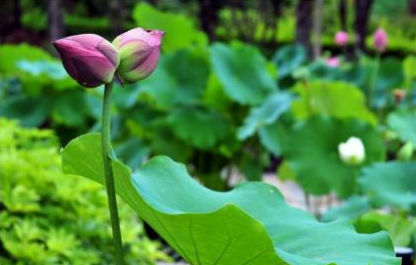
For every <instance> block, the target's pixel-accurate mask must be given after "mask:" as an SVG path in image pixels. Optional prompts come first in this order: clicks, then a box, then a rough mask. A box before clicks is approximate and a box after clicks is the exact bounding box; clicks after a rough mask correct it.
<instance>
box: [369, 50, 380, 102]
mask: <svg viewBox="0 0 416 265" xmlns="http://www.w3.org/2000/svg"><path fill="white" fill-rule="evenodd" d="M379 68H380V53H379V52H378V53H377V56H376V59H375V62H374V70H373V73H372V75H371V80H370V86H369V87H368V96H367V97H368V107H369V108H370V109H371V102H372V98H373V93H374V90H375V89H376V83H377V75H378V70H379Z"/></svg>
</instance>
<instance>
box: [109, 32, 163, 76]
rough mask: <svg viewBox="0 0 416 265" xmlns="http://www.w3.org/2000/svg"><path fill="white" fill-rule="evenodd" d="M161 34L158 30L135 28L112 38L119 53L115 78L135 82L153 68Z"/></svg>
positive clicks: (157, 54)
mask: <svg viewBox="0 0 416 265" xmlns="http://www.w3.org/2000/svg"><path fill="white" fill-rule="evenodd" d="M163 35H164V32H163V31H160V30H144V29H142V28H135V29H132V30H129V31H127V32H125V33H123V34H121V35H120V36H118V37H117V38H115V39H114V41H113V44H114V46H115V47H116V49H117V50H118V51H119V54H120V66H119V68H118V69H117V78H118V80H119V81H120V82H121V83H135V82H137V81H139V80H142V79H144V78H146V77H148V76H149V75H150V74H151V73H152V72H153V70H155V68H156V65H157V62H158V60H159V55H160V45H161V42H162V37H163Z"/></svg>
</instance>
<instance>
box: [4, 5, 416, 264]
mask: <svg viewBox="0 0 416 265" xmlns="http://www.w3.org/2000/svg"><path fill="white" fill-rule="evenodd" d="M0 5H1V13H2V15H1V17H2V20H1V29H0V31H1V47H0V53H1V59H0V71H1V76H0V82H1V83H0V84H1V91H0V101H1V106H0V111H1V112H0V115H1V148H0V150H1V158H2V159H1V161H0V165H1V167H0V173H1V204H0V209H1V210H2V211H1V214H0V217H1V219H0V221H1V222H0V223H1V224H0V226H1V230H2V233H1V236H0V253H1V258H0V261H1V263H2V264H111V257H112V254H111V253H112V247H111V237H110V234H111V233H110V232H111V231H110V228H109V226H108V223H109V217H108V213H107V204H106V197H105V191H103V190H102V189H101V188H100V187H98V186H97V185H96V184H94V183H91V182H90V181H88V180H84V179H80V178H72V177H68V176H64V175H63V174H62V173H61V161H60V160H61V159H60V153H59V150H60V148H62V147H63V146H65V145H66V144H67V143H68V142H69V141H70V140H71V139H73V138H75V137H77V136H79V135H81V134H83V133H86V132H91V131H99V129H100V122H99V119H100V114H101V100H102V94H103V89H102V88H98V89H84V88H82V87H81V86H80V85H78V84H77V83H76V82H75V81H74V80H72V79H71V78H70V77H69V76H68V75H67V74H66V72H65V70H64V69H63V67H62V64H61V61H60V59H59V57H58V55H57V53H56V51H55V50H54V49H53V47H52V45H51V42H52V41H53V40H56V39H59V38H62V37H65V36H69V35H76V34H82V33H96V34H99V35H101V36H103V37H105V38H106V39H108V40H109V41H112V40H113V39H114V38H115V37H116V36H117V35H119V34H121V33H123V32H125V31H127V30H129V29H132V28H135V27H143V28H146V29H160V30H164V31H165V32H166V35H165V37H164V40H163V45H162V55H161V59H160V61H159V65H158V68H157V69H156V71H155V72H154V73H153V74H152V76H150V77H149V78H147V79H145V80H143V81H142V82H139V83H138V84H134V85H129V86H125V87H120V86H118V85H116V90H115V93H114V108H113V120H112V138H113V139H112V140H113V143H114V148H115V152H116V154H117V156H118V157H119V159H120V160H122V161H123V162H124V163H126V164H127V165H129V166H130V167H131V168H132V169H133V170H135V169H137V168H138V167H139V166H140V165H141V164H142V163H143V161H146V160H147V159H148V158H150V157H152V156H155V155H168V156H170V157H171V158H172V159H174V160H175V161H178V162H182V163H184V164H186V165H187V167H188V170H189V171H190V173H191V175H193V176H195V178H196V179H197V180H198V181H199V182H200V183H201V184H202V185H205V186H207V187H209V188H211V189H215V190H220V191H225V190H229V189H231V188H232V187H234V186H235V185H237V184H238V183H240V182H244V181H266V182H269V183H271V184H273V185H276V186H278V187H279V189H280V190H281V192H282V193H283V195H284V196H285V199H286V201H287V202H288V203H290V204H292V205H294V206H295V207H299V208H303V209H306V210H308V211H310V212H311V213H312V214H314V215H315V216H316V217H317V218H318V219H320V220H322V221H325V222H326V221H332V220H335V219H338V218H347V219H349V220H351V222H352V223H353V224H354V225H355V227H356V229H357V231H359V232H361V233H370V232H376V231H380V230H385V231H388V232H389V234H390V236H391V238H392V240H393V242H394V244H395V245H396V246H400V247H410V248H412V247H413V248H414V247H415V245H416V221H415V219H414V214H415V212H416V162H415V160H416V157H415V148H416V127H415V126H416V109H415V107H416V56H415V53H416V30H415V28H416V0H396V1H392V0H335V1H328V0H315V1H312V0H278V1H277V0H261V1H260V0H246V1H244V0H223V1H211V0H147V1H144V0H143V1H138V0H124V1H116V0H109V1H101V0H78V1H75V0H59V1H58V0H49V1H40V0H38V1H36V0H3V1H1V3H0ZM377 30H381V31H382V32H383V34H382V36H381V38H382V41H384V45H382V46H383V47H379V46H378V45H377V44H375V38H377V37H376V36H375V35H374V34H375V32H376V31H377ZM339 33H342V34H344V37H345V36H346V37H345V38H344V39H343V40H341V39H339ZM337 36H338V37H337ZM378 38H380V36H379V37H378ZM376 42H377V41H376ZM350 137H358V138H359V139H360V140H361V141H362V143H363V145H364V147H365V158H364V159H363V160H362V161H358V162H354V163H351V161H347V160H345V159H342V158H341V154H340V151H339V150H338V147H339V145H340V144H341V143H343V142H346V141H347V140H348V139H349V138H350ZM120 211H121V213H120V216H121V220H122V231H123V239H124V243H125V245H126V246H127V250H128V251H127V252H128V253H127V263H128V264H133V263H136V264H137V263H139V264H154V263H155V262H156V261H166V262H173V261H175V260H176V261H178V260H181V259H180V257H178V255H177V254H175V253H174V251H173V250H171V249H170V248H169V246H167V245H166V244H165V243H164V242H163V240H162V239H160V238H159V237H158V236H157V234H155V233H154V232H153V230H152V229H151V228H149V227H147V225H145V224H143V223H142V222H141V220H139V219H138V217H137V215H136V214H135V213H133V212H132V210H131V209H130V208H128V206H126V205H124V204H123V202H120ZM138 238H139V240H138Z"/></svg>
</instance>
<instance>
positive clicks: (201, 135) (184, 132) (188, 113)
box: [167, 107, 230, 149]
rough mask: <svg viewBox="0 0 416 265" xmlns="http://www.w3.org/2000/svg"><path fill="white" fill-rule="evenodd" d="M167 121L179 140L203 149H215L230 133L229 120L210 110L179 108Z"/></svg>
mask: <svg viewBox="0 0 416 265" xmlns="http://www.w3.org/2000/svg"><path fill="white" fill-rule="evenodd" d="M167 119H168V122H169V124H170V126H171V128H172V130H173V132H174V134H175V135H176V136H177V137H178V138H179V139H181V140H183V141H185V142H189V143H190V144H191V145H193V146H195V147H197V148H201V149H208V148H211V147H213V146H214V145H215V144H216V143H218V141H220V140H222V139H224V138H225V137H226V136H227V134H228V133H229V132H230V128H229V126H228V123H227V120H226V119H225V118H224V117H222V116H221V115H220V114H219V113H217V112H215V111H213V110H210V109H202V108H194V107H192V108H191V107H182V108H177V109H176V110H174V111H173V112H172V113H170V114H169V116H168V118H167Z"/></svg>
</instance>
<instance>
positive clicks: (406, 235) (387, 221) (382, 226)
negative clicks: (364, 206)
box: [354, 211, 416, 247]
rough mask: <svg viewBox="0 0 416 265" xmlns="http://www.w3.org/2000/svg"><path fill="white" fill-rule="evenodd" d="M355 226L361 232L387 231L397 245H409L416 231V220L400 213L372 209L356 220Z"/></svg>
mask: <svg viewBox="0 0 416 265" xmlns="http://www.w3.org/2000/svg"><path fill="white" fill-rule="evenodd" d="M354 225H355V228H356V230H357V231H358V232H360V233H375V232H379V231H382V230H384V231H387V232H388V233H389V236H390V238H391V240H392V242H393V244H394V245H395V246H398V247H407V246H409V245H410V242H411V240H412V236H413V235H414V234H415V233H416V220H415V219H414V218H412V217H410V218H407V217H405V216H400V215H392V214H384V213H381V212H376V211H371V212H368V213H366V214H364V215H363V216H361V217H360V218H358V219H357V220H356V221H355V224H354Z"/></svg>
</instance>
